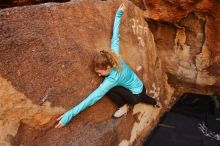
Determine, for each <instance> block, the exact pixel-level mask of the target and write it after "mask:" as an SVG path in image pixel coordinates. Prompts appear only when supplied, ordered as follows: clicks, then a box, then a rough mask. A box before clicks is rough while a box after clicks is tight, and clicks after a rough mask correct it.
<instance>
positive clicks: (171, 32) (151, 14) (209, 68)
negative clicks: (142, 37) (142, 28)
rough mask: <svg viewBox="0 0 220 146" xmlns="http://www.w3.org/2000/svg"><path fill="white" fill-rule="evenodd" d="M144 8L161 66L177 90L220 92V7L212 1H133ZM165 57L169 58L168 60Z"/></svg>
mask: <svg viewBox="0 0 220 146" xmlns="http://www.w3.org/2000/svg"><path fill="white" fill-rule="evenodd" d="M134 2H135V3H136V4H137V5H141V4H143V5H142V7H140V8H142V9H143V10H145V18H146V19H147V21H148V22H149V23H150V28H151V30H152V32H153V34H154V37H155V38H154V39H155V43H156V46H157V49H158V54H159V56H160V59H161V60H162V62H163V64H162V66H163V67H164V69H165V72H167V73H168V75H169V80H170V82H172V83H173V84H174V86H176V85H179V84H182V85H184V86H186V87H187V88H188V87H189V89H187V90H186V92H192V91H194V89H195V90H197V89H198V92H203V93H212V92H218V87H219V85H220V82H219V75H220V74H219V73H220V70H219V63H220V61H219V55H220V50H219V48H220V47H219V45H220V43H219V41H220V37H219V35H217V34H219V33H220V27H219V25H220V24H219V19H220V16H219V15H218V14H217V13H218V11H219V10H220V4H219V3H218V2H217V1H214V0H213V1H209V0H197V1H191V0H183V1H177V0H165V1H164V0H163V1H162V0H157V1H153V0H152V1H151V0H150V1H149V0H146V1H134ZM165 56H166V57H165Z"/></svg>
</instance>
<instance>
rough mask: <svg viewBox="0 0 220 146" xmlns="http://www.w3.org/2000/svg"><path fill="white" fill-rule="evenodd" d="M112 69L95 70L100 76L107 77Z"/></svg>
mask: <svg viewBox="0 0 220 146" xmlns="http://www.w3.org/2000/svg"><path fill="white" fill-rule="evenodd" d="M110 69H111V67H110V66H108V67H107V69H95V72H96V73H97V74H98V76H107V75H108V73H109V72H110Z"/></svg>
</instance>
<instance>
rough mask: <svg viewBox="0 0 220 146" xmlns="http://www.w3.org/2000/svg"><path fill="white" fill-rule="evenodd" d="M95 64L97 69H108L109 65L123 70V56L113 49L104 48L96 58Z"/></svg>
mask: <svg viewBox="0 0 220 146" xmlns="http://www.w3.org/2000/svg"><path fill="white" fill-rule="evenodd" d="M94 66H95V70H96V69H104V70H105V69H107V66H110V67H113V68H115V69H116V70H117V71H120V70H121V58H120V57H119V55H117V54H116V53H114V52H112V51H107V50H102V51H100V53H99V54H98V55H97V56H96V57H95V58H94Z"/></svg>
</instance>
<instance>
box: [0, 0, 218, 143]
mask: <svg viewBox="0 0 220 146" xmlns="http://www.w3.org/2000/svg"><path fill="white" fill-rule="evenodd" d="M132 1H133V3H134V4H136V5H137V6H138V7H139V8H138V7H136V6H135V5H134V4H133V3H131V2H129V1H126V5H127V7H128V8H127V9H126V11H125V13H124V15H123V17H122V24H121V31H120V32H121V54H122V57H123V58H124V59H125V60H126V62H127V63H128V64H129V65H130V66H131V67H132V68H133V69H134V70H135V71H136V73H137V75H138V76H139V77H140V78H141V79H142V80H143V81H144V83H145V86H146V87H147V91H148V94H149V95H151V96H153V97H155V98H157V99H159V100H160V101H161V103H162V105H163V108H161V109H154V108H152V107H151V106H148V105H145V104H137V105H135V106H134V108H131V110H130V111H129V113H128V115H127V116H125V117H123V118H121V119H112V118H111V115H112V113H113V112H114V111H115V110H116V107H115V105H114V104H113V103H112V102H111V101H110V100H109V99H108V98H107V97H104V98H103V99H102V100H100V101H99V102H98V103H96V104H95V105H93V106H92V107H90V108H88V109H87V110H85V111H83V112H82V113H80V114H79V115H77V116H76V117H75V118H74V119H73V120H72V121H71V123H70V124H68V125H67V126H66V127H64V128H62V129H54V128H53V126H54V125H55V122H56V121H55V119H56V117H58V116H59V115H60V114H61V113H63V112H65V111H66V110H68V109H70V108H71V107H72V106H74V105H76V104H77V103H79V102H80V101H81V100H83V99H84V98H85V97H86V96H87V95H88V94H89V93H90V92H92V91H93V90H94V89H95V88H96V87H97V86H98V85H99V83H100V82H101V81H102V79H101V78H99V77H97V75H96V74H95V73H94V71H93V67H92V63H91V62H92V58H93V56H94V55H95V54H96V53H97V52H98V51H99V50H101V49H107V48H109V45H110V38H111V33H112V25H113V19H114V15H115V11H116V9H117V7H118V6H119V4H120V2H119V1H118V2H113V1H91V0H84V1H71V2H67V3H46V4H40V5H34V6H23V7H14V8H7V9H1V10H0V60H1V62H0V117H1V118H0V145H3V146H8V145H14V146H20V145H23V146H30V145H36V146H44V145H45V146H54V145H60V146H61V145H65V146H75V145H76V146H80V145H82V146H84V145H90V146H103V145H106V146H109V145H112V146H114V145H120V146H128V145H140V144H141V141H142V139H143V137H144V136H145V135H147V134H149V132H150V131H151V129H152V128H153V127H154V125H155V124H156V123H157V121H158V119H159V117H160V116H161V114H162V113H163V112H164V111H166V110H167V109H169V108H170V106H171V105H172V104H173V103H174V102H175V101H176V99H177V97H178V96H180V95H181V94H182V93H184V92H197V93H204V94H212V93H214V92H218V89H219V86H220V85H219V83H220V78H219V74H220V69H219V61H220V58H219V48H220V47H219V42H220V41H219V39H220V38H219V35H218V34H219V32H220V27H219V23H220V22H219V21H220V19H219V15H218V12H219V7H220V4H219V3H218V1H214V0H211V1H210V0H209V1H208V0H196V1H191V0H181V1H177V0H156V1H153V0H132ZM140 8H141V9H142V10H141V9H140Z"/></svg>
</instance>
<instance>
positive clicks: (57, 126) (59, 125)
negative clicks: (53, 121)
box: [55, 115, 64, 128]
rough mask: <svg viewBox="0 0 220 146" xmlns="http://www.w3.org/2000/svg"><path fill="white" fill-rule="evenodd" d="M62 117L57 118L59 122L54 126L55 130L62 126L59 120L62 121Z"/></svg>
mask: <svg viewBox="0 0 220 146" xmlns="http://www.w3.org/2000/svg"><path fill="white" fill-rule="evenodd" d="M62 117H63V115H61V116H60V117H59V118H57V121H59V123H58V124H57V125H56V126H55V128H61V127H63V126H64V125H63V124H62V123H61V119H62Z"/></svg>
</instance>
